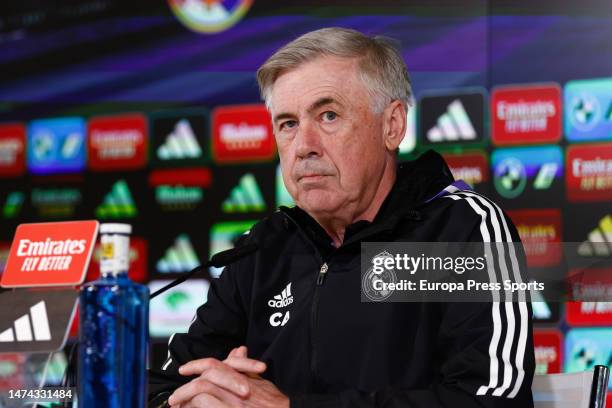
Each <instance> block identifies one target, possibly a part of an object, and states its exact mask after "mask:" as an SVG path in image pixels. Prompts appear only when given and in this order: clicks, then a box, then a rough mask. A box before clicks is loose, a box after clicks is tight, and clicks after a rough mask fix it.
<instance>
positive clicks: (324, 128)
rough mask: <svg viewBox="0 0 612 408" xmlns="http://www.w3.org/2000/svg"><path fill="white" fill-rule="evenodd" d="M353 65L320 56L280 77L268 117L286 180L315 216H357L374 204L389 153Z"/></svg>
mask: <svg viewBox="0 0 612 408" xmlns="http://www.w3.org/2000/svg"><path fill="white" fill-rule="evenodd" d="M357 70H358V68H357V61H355V60H352V59H345V58H337V57H320V58H318V59H315V60H313V61H311V62H308V63H306V64H303V65H301V66H300V67H298V68H296V69H294V70H292V71H289V72H286V73H284V74H282V75H280V76H279V77H278V78H277V80H276V82H275V83H274V86H273V89H272V94H271V99H270V102H271V114H272V119H273V124H274V134H275V137H276V143H277V145H278V150H279V155H280V161H281V168H282V172H283V179H284V182H285V185H286V186H287V190H288V191H289V193H290V194H291V196H292V197H293V198H294V200H295V202H296V204H297V205H298V206H299V207H301V208H302V209H304V210H305V211H307V212H308V213H310V214H312V215H319V216H333V215H334V214H339V213H342V212H344V211H352V212H358V211H359V210H360V209H361V208H365V207H366V206H367V205H368V204H369V202H370V201H371V200H372V199H373V197H374V194H375V192H376V189H377V181H378V180H379V179H380V177H381V176H382V172H383V167H384V161H385V155H386V153H387V149H386V147H385V143H384V141H383V137H382V134H383V119H382V116H383V115H381V114H374V113H373V112H372V110H371V99H370V96H369V95H368V93H367V91H366V88H365V86H364V84H363V82H362V81H361V80H360V79H359V77H358V75H357V72H358V71H357Z"/></svg>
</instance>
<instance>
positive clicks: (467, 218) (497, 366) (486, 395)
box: [149, 151, 535, 408]
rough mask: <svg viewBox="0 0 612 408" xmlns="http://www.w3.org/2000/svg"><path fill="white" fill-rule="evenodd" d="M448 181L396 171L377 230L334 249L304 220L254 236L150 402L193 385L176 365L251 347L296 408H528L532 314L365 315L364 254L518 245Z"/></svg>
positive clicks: (175, 351) (484, 208)
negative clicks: (411, 247)
mask: <svg viewBox="0 0 612 408" xmlns="http://www.w3.org/2000/svg"><path fill="white" fill-rule="evenodd" d="M453 181H454V180H453V178H452V176H451V174H450V171H449V169H448V167H447V166H446V163H445V162H444V160H443V159H442V157H441V156H440V155H438V154H437V153H435V152H433V151H429V152H427V153H425V154H423V155H422V156H421V157H419V158H418V159H417V160H415V161H412V162H406V163H402V164H400V165H399V166H398V173H397V181H396V183H395V185H394V187H393V189H392V191H391V192H390V194H389V196H388V197H387V198H386V200H385V202H384V203H383V206H382V207H381V209H380V211H379V213H378V215H377V216H376V218H375V219H374V221H373V222H371V223H370V222H367V221H360V222H357V223H355V224H353V225H351V226H349V227H348V228H347V230H346V234H345V238H344V242H343V244H342V246H341V247H339V248H337V249H336V248H334V247H333V246H332V245H331V239H330V238H329V237H328V236H327V235H326V234H325V232H324V231H323V229H322V228H321V227H320V226H319V225H318V224H317V223H316V222H315V221H314V220H313V219H312V218H311V217H310V216H308V215H307V214H306V213H305V212H304V211H302V210H301V209H299V208H297V207H296V208H281V210H280V211H278V212H276V213H274V214H273V215H271V216H270V217H268V218H265V219H263V220H262V221H260V222H259V223H257V224H256V225H255V226H254V227H253V228H252V229H251V231H250V233H249V234H247V235H245V236H244V239H243V240H242V241H243V242H244V243H247V244H248V243H252V242H256V243H257V244H258V245H259V249H258V250H257V251H256V252H254V253H253V254H251V255H248V256H246V257H244V258H242V259H241V260H239V261H237V262H235V263H233V264H231V265H229V266H228V267H226V268H225V270H224V272H223V274H222V275H221V277H220V278H218V279H215V280H214V281H213V282H212V284H211V286H210V289H209V292H208V301H207V303H206V304H204V305H203V306H201V307H200V308H198V310H197V314H196V317H195V320H194V322H193V323H192V324H191V326H190V328H189V331H188V333H184V334H176V335H174V336H173V337H172V338H171V340H170V342H169V358H168V360H167V361H166V362H165V363H164V365H163V367H162V370H161V371H157V370H152V371H151V372H150V382H149V394H150V396H151V397H154V396H158V397H159V396H160V393H162V392H164V391H172V390H174V389H175V388H177V387H178V386H179V385H181V380H182V382H186V381H188V380H189V378H183V377H181V376H179V375H178V374H177V373H178V371H177V370H178V367H179V366H180V365H182V364H184V363H186V362H188V361H190V360H194V359H199V358H204V357H215V358H217V359H220V360H223V359H225V358H226V356H227V354H228V353H229V352H230V350H231V349H232V348H234V347H238V346H240V345H246V346H247V347H248V350H249V357H250V358H255V359H258V360H261V361H264V362H265V363H266V364H267V366H268V369H267V371H266V372H265V373H264V375H263V376H264V377H265V378H267V379H268V380H270V381H272V382H273V383H274V384H276V386H277V387H278V388H279V389H280V390H281V391H283V392H284V393H285V394H287V395H288V396H289V397H290V401H291V407H330V408H331V407H347V408H348V407H356V408H359V407H364V408H365V407H390V408H391V407H393V408H395V407H407V408H438V407H446V408H448V407H453V408H454V407H459V408H472V407H474V408H475V407H487V408H502V407H513V408H519V407H520V408H528V407H532V406H533V402H532V396H531V382H532V378H533V371H534V365H535V363H534V352H533V339H532V322H531V307H530V306H529V304H527V303H525V302H522V303H518V302H516V303H510V302H493V303H384V302H381V303H362V302H361V273H360V243H361V242H362V241H400V242H401V241H404V242H406V241H418V242H438V241H439V242H450V241H453V242H467V241H479V242H482V241H484V242H489V241H490V242H510V241H513V242H518V241H519V237H518V234H517V232H516V229H515V228H514V225H513V224H512V222H511V221H510V219H509V218H508V217H507V216H506V215H505V214H504V213H503V212H502V210H500V208H499V207H497V205H495V204H494V203H492V202H491V201H490V200H488V199H487V198H485V197H483V196H481V195H479V194H476V193H473V192H471V191H467V190H457V191H454V190H455V189H454V188H447V190H448V191H449V192H448V193H447V194H446V195H440V194H439V193H440V192H441V191H442V190H444V189H445V187H447V186H449V185H450V184H451V183H453ZM432 197H435V198H434V199H432ZM508 267H509V268H511V267H512V266H511V265H509V266H508ZM187 284H188V283H187ZM162 395H163V394H162ZM167 396H169V393H166V394H165V397H166V398H167ZM162 399H163V397H162ZM157 400H159V398H158V399H157Z"/></svg>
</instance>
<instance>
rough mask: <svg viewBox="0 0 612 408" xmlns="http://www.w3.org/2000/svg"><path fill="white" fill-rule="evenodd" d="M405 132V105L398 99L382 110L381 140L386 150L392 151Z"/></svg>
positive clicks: (397, 145)
mask: <svg viewBox="0 0 612 408" xmlns="http://www.w3.org/2000/svg"><path fill="white" fill-rule="evenodd" d="M405 134H406V107H405V105H404V104H403V103H402V102H401V101H399V100H395V101H393V102H391V103H390V104H389V105H387V107H386V108H385V110H384V112H383V141H384V142H385V147H386V148H387V150H389V151H391V152H394V151H395V150H396V149H397V148H398V147H399V145H400V143H401V142H402V140H403V139H404V135H405Z"/></svg>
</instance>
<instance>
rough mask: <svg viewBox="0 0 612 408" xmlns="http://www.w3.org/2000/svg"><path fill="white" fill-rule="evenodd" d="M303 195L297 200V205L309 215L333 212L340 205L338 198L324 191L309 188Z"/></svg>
mask: <svg viewBox="0 0 612 408" xmlns="http://www.w3.org/2000/svg"><path fill="white" fill-rule="evenodd" d="M305 196H306V197H304V198H303V199H301V200H298V201H297V205H298V207H300V208H301V209H302V210H304V211H306V212H307V213H309V214H311V215H317V214H329V213H333V212H335V211H338V209H339V208H340V207H341V206H340V205H339V204H338V200H337V199H335V198H334V197H332V195H331V194H329V192H326V191H313V190H311V191H309V192H308V193H306V194H305Z"/></svg>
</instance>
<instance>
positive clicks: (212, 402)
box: [172, 394, 230, 408]
mask: <svg viewBox="0 0 612 408" xmlns="http://www.w3.org/2000/svg"><path fill="white" fill-rule="evenodd" d="M229 406H230V405H227V404H224V403H223V402H221V401H220V400H219V399H218V398H216V397H214V396H212V395H210V394H198V395H196V396H195V397H193V398H192V399H191V401H189V402H187V403H186V404H181V405H180V407H178V408H228V407H229ZM172 408H174V407H172Z"/></svg>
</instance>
